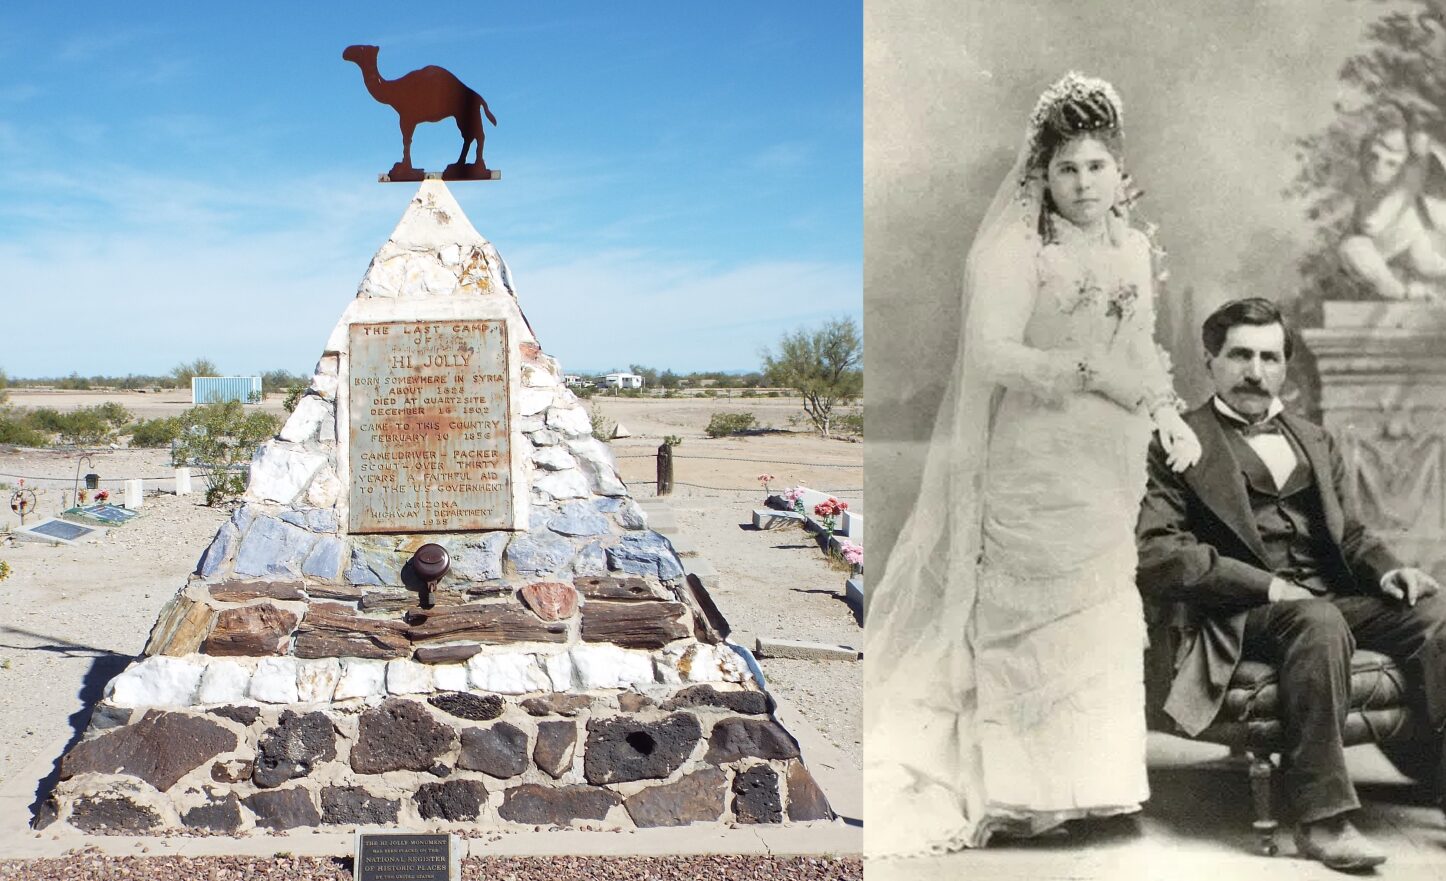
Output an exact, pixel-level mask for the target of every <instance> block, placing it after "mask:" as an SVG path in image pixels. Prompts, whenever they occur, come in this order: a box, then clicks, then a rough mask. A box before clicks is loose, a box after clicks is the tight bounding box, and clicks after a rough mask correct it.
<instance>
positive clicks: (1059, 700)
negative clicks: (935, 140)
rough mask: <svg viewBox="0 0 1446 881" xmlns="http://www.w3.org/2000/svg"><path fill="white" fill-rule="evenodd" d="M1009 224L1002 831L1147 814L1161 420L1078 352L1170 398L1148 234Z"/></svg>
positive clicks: (992, 763)
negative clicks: (1143, 805) (1149, 549)
mask: <svg viewBox="0 0 1446 881" xmlns="http://www.w3.org/2000/svg"><path fill="white" fill-rule="evenodd" d="M1055 226H1056V230H1057V234H1056V241H1055V242H1053V243H1051V244H1048V245H1044V246H1040V244H1039V242H1038V239H1034V238H1031V237H1027V236H1021V237H1019V238H1018V239H1017V240H1016V239H1014V238H1012V237H1005V238H1004V239H1003V240H1001V241H1000V242H998V243H997V247H996V248H995V249H994V251H993V253H992V254H989V255H985V261H986V262H985V263H984V264H983V265H982V267H981V278H982V279H986V280H987V283H989V284H991V285H995V284H997V285H1001V286H1009V287H1011V288H1012V289H1011V290H1005V291H999V290H996V291H993V292H991V294H990V296H989V297H987V298H980V299H979V300H978V301H976V304H975V311H974V313H973V315H972V316H971V332H970V339H969V343H970V344H972V345H974V346H976V350H975V356H974V358H973V359H972V360H973V363H974V365H975V369H976V370H979V371H982V372H983V373H984V374H985V375H984V377H978V378H985V379H987V380H989V381H992V382H994V383H997V384H998V385H1000V386H1003V393H1002V396H1001V397H1000V398H999V401H998V405H997V409H996V410H995V413H994V419H993V422H992V424H993V429H992V431H991V433H990V436H989V442H988V455H987V466H986V468H985V470H984V476H983V487H982V489H983V492H982V496H983V498H982V505H983V510H982V532H983V538H982V554H981V559H980V564H979V570H978V597H977V600H976V605H975V608H974V621H973V651H974V662H975V675H976V681H977V708H976V720H975V730H976V736H977V738H978V748H979V753H980V757H981V760H982V770H983V789H984V793H985V805H986V816H987V817H989V818H991V821H990V822H988V823H987V824H986V832H987V830H988V829H989V828H993V829H999V828H1011V829H1012V831H1015V832H1018V833H1021V834H1030V833H1033V832H1037V831H1041V830H1043V829H1045V828H1048V827H1050V826H1053V825H1057V824H1058V823H1060V822H1062V821H1064V820H1067V819H1071V818H1075V817H1081V816H1087V815H1104V814H1112V813H1123V812H1129V811H1133V810H1136V809H1137V808H1138V806H1139V803H1140V802H1142V801H1143V800H1145V799H1146V798H1148V796H1149V787H1148V784H1147V782H1146V778H1145V718H1144V701H1145V693H1144V671H1143V660H1142V651H1143V647H1144V642H1145V622H1144V616H1143V611H1142V608H1141V603H1140V596H1139V593H1138V591H1137V590H1136V587H1135V566H1136V552H1135V532H1134V530H1135V520H1136V518H1137V516H1138V514H1139V506H1140V499H1141V498H1142V497H1143V495H1144V490H1145V458H1146V448H1147V445H1148V444H1149V440H1150V433H1151V429H1152V424H1151V422H1150V420H1149V417H1148V414H1146V413H1145V411H1144V408H1140V409H1137V410H1135V411H1130V410H1127V409H1125V408H1124V407H1122V406H1120V405H1119V404H1117V403H1115V402H1113V401H1111V400H1109V399H1107V398H1105V397H1102V396H1101V395H1098V394H1093V393H1085V392H1081V391H1078V390H1077V389H1078V374H1077V371H1078V364H1079V361H1080V360H1081V358H1082V357H1085V358H1087V359H1088V360H1089V361H1090V362H1091V363H1094V364H1113V365H1117V366H1119V367H1121V368H1123V371H1124V373H1125V375H1126V376H1129V377H1131V378H1132V379H1134V380H1137V381H1138V383H1139V386H1138V388H1139V391H1140V393H1141V397H1142V399H1146V400H1158V399H1162V398H1169V397H1170V396H1171V382H1170V378H1169V374H1168V369H1167V367H1166V365H1165V364H1164V363H1163V356H1162V354H1161V353H1160V352H1159V350H1158V349H1157V347H1156V346H1155V343H1154V337H1153V331H1154V309H1153V304H1152V302H1151V300H1152V286H1151V280H1152V271H1151V256H1150V245H1149V240H1148V239H1147V238H1146V237H1145V236H1144V235H1143V234H1142V233H1140V232H1138V231H1136V230H1126V231H1125V234H1124V236H1122V241H1121V243H1120V245H1118V246H1115V245H1112V244H1111V243H1110V241H1109V239H1108V237H1107V236H1105V235H1104V231H1103V230H1101V233H1100V234H1099V235H1097V236H1091V235H1088V234H1086V233H1084V232H1082V231H1080V230H1079V229H1078V228H1076V227H1074V226H1073V225H1071V224H1070V223H1069V222H1068V221H1065V220H1063V219H1062V218H1058V217H1056V218H1055Z"/></svg>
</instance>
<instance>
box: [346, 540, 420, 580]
mask: <svg viewBox="0 0 1446 881" xmlns="http://www.w3.org/2000/svg"><path fill="white" fill-rule="evenodd" d="M405 562H406V561H405V560H403V559H402V558H401V556H400V555H399V554H395V553H393V552H391V551H387V550H381V549H379V548H368V547H364V546H361V545H357V546H354V547H353V548H352V549H351V563H350V564H348V565H347V567H346V572H344V573H342V578H344V579H345V580H346V581H348V582H350V583H351V584H373V585H387V584H391V585H396V584H401V583H402V564H403V563H405Z"/></svg>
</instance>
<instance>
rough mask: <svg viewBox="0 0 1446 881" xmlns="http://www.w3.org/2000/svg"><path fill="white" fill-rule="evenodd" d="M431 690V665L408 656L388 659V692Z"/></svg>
mask: <svg viewBox="0 0 1446 881" xmlns="http://www.w3.org/2000/svg"><path fill="white" fill-rule="evenodd" d="M431 690H432V668H431V667H429V666H427V665H426V664H419V663H417V662H416V661H413V660H410V659H408V658H398V659H397V660H395V661H387V694H427V693H428V692H430V691H431Z"/></svg>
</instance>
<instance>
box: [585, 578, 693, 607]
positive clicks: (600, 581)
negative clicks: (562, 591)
mask: <svg viewBox="0 0 1446 881" xmlns="http://www.w3.org/2000/svg"><path fill="white" fill-rule="evenodd" d="M572 585H573V587H576V588H577V590H578V593H580V594H582V595H583V596H585V597H587V598H588V599H590V600H615V601H622V600H666V599H671V597H670V596H669V595H668V593H667V591H665V590H664V589H663V587H662V585H657V586H654V585H651V584H649V583H648V582H647V580H646V579H643V578H638V577H637V576H624V577H622V578H614V577H613V576H611V575H588V576H584V577H580V578H574V579H573V580H572Z"/></svg>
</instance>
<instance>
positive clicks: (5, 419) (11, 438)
mask: <svg viewBox="0 0 1446 881" xmlns="http://www.w3.org/2000/svg"><path fill="white" fill-rule="evenodd" d="M48 443H50V436H49V435H48V434H46V433H45V432H43V431H41V430H40V429H38V428H36V427H35V424H34V423H33V422H32V421H31V419H30V413H29V412H28V411H25V410H21V409H20V408H18V407H8V406H0V444H13V445H15V446H17V447H43V446H45V445H46V444H48Z"/></svg>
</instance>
